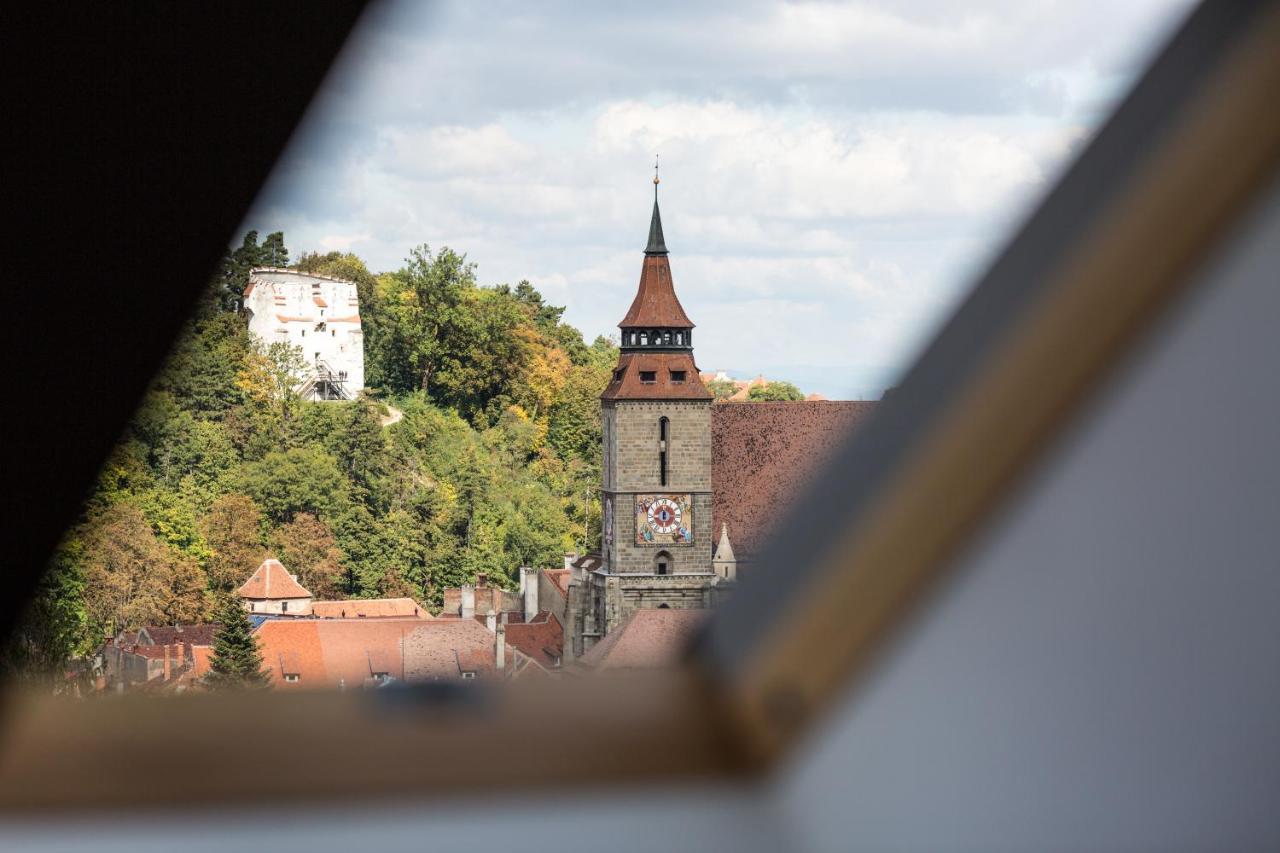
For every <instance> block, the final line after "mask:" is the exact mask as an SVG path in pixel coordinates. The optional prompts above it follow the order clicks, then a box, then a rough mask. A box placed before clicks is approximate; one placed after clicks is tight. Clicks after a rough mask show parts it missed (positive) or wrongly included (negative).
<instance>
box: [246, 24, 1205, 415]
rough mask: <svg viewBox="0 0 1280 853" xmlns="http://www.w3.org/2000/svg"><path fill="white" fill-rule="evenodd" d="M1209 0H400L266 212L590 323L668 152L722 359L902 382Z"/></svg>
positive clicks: (266, 216) (691, 294)
mask: <svg viewBox="0 0 1280 853" xmlns="http://www.w3.org/2000/svg"><path fill="white" fill-rule="evenodd" d="M1188 9H1189V3H1188V2H1187V0H1125V2H1123V3H1116V2H1097V0H1080V2H1039V0H1020V2H971V3H965V4H959V3H954V2H946V0H920V1H919V2H902V3H851V4H830V3H773V2H732V3H720V4H717V3H706V4H700V3H689V2H684V3H665V2H656V0H655V2H648V3H644V4H633V3H618V4H603V3H601V4H586V3H568V2H565V3H555V2H546V3H528V2H511V3H507V2H486V3H467V2H458V3H438V4H421V3H410V2H388V3H383V4H380V5H375V6H374V7H372V8H371V10H370V11H369V12H368V13H367V14H366V15H365V17H364V19H363V20H362V21H361V23H360V25H359V26H358V28H357V30H356V32H355V33H354V34H353V36H352V39H351V40H350V42H349V44H348V45H347V47H346V48H345V49H344V51H343V53H342V55H341V57H340V58H339V61H338V62H337V63H336V64H335V66H334V68H333V69H331V71H330V73H329V76H328V78H327V79H326V81H325V83H324V85H323V87H322V90H321V92H320V93H319V95H318V96H317V98H316V99H315V101H314V102H313V103H312V105H311V106H310V108H309V109H308V112H307V116H306V118H305V120H304V122H303V124H302V126H301V127H300V128H299V130H298V132H297V133H296V134H295V137H294V139H293V140H291V142H290V144H289V147H288V149H287V151H286V152H285V154H284V156H283V157H282V159H281V161H280V162H279V163H278V164H277V165H276V168H275V170H274V172H273V175H272V178H271V179H270V181H269V182H268V184H267V186H266V187H265V188H264V189H263V191H262V193H261V195H260V197H259V198H258V200H257V202H256V203H255V205H254V208H253V210H252V211H251V213H250V216H249V217H248V219H247V221H246V223H245V228H246V229H248V228H256V229H258V230H259V231H260V232H263V233H267V232H270V231H277V230H283V231H284V232H285V237H286V242H287V244H288V246H289V248H290V251H291V252H292V254H293V256H294V257H297V256H298V255H300V254H301V253H302V252H304V251H320V252H326V251H331V250H341V251H349V252H355V253H356V254H358V255H360V256H361V257H362V258H364V259H365V261H366V262H367V263H368V265H369V267H370V268H371V269H372V270H374V271H375V272H378V271H385V270H394V269H398V268H399V267H400V266H401V265H402V263H403V260H404V258H405V257H406V256H407V255H408V253H409V251H410V249H412V248H413V247H415V246H418V245H421V244H427V245H429V246H430V247H431V248H432V249H438V248H440V247H441V246H449V247H450V248H452V249H454V250H456V251H459V252H464V253H466V255H467V257H468V259H469V260H471V261H473V262H475V263H476V264H477V274H478V277H479V279H480V282H481V283H482V284H486V285H491V284H497V283H501V282H508V283H515V282H518V281H520V280H521V279H527V280H529V281H530V282H532V283H533V284H534V285H535V286H537V288H538V289H539V290H540V291H541V292H542V293H543V295H544V296H545V297H546V298H547V299H548V301H550V302H551V303H553V304H557V305H563V306H565V307H566V309H567V310H566V312H565V320H566V322H569V323H571V324H573V325H574V326H576V327H578V328H579V329H580V330H581V331H582V332H583V334H584V336H585V337H586V338H587V340H588V341H590V340H591V339H593V338H594V337H595V336H596V335H600V334H604V335H616V334H617V328H616V326H617V323H618V321H619V320H620V319H621V318H622V315H623V314H624V313H625V312H626V309H627V307H628V305H629V304H630V302H631V299H632V297H633V296H634V294H635V288H636V285H637V283H638V281H639V276H640V268H641V260H642V253H643V250H644V245H645V240H646V237H647V235H648V226H649V216H650V212H651V209H652V196H653V184H652V178H653V164H654V157H655V154H656V155H659V156H660V162H661V179H662V183H661V185H660V188H659V192H660V202H661V206H662V217H663V226H664V231H665V235H666V242H667V246H668V248H669V249H670V251H671V256H670V260H671V266H672V275H673V278H674V281H675V285H676V290H677V293H678V294H679V296H680V299H681V302H682V303H683V304H684V306H685V309H686V311H687V312H688V313H689V315H690V317H692V318H693V320H694V322H695V323H696V324H697V326H698V332H697V335H696V338H695V340H696V341H697V346H696V350H695V356H696V360H697V362H698V366H699V367H700V368H701V369H703V370H725V371H727V372H729V373H730V374H731V375H735V376H739V377H741V378H746V377H749V376H754V375H756V374H757V373H764V374H765V375H766V376H769V377H771V378H782V379H790V380H792V381H795V382H796V383H797V384H799V385H800V386H801V388H802V389H803V390H805V391H816V392H819V393H822V394H825V395H827V396H829V397H833V398H843V399H877V398H879V396H880V395H881V393H882V392H883V390H884V389H885V388H886V387H888V386H891V385H892V384H893V383H894V382H895V381H896V377H897V376H898V375H899V374H900V373H901V372H902V371H903V370H904V369H905V368H906V367H907V366H909V364H910V361H911V359H912V358H913V357H914V355H915V354H916V353H917V352H918V350H919V349H920V348H921V347H922V346H923V345H924V344H925V343H926V342H927V340H928V337H929V335H930V334H931V333H932V332H933V331H934V330H935V329H936V328H937V327H938V324H940V323H941V322H943V321H944V320H945V319H946V316H947V313H948V312H949V310H951V309H952V308H954V306H955V305H956V303H957V301H958V300H959V299H960V298H961V297H962V296H963V295H964V293H965V291H966V288H967V286H969V285H971V284H972V283H973V281H974V279H975V277H976V276H977V275H978V274H980V273H981V271H982V269H983V267H984V265H985V264H986V263H988V262H989V261H990V259H991V258H992V256H993V254H994V253H996V252H997V251H998V250H999V249H1000V248H1001V246H1002V245H1003V242H1004V241H1005V240H1007V239H1008V237H1009V235H1010V233H1011V230H1012V229H1013V228H1015V227H1016V226H1017V224H1018V223H1019V221H1020V220H1021V218H1023V217H1025V216H1026V215H1027V213H1028V212H1029V211H1030V209H1031V208H1032V207H1033V206H1034V204H1035V202H1036V200H1037V199H1038V198H1039V197H1040V196H1042V195H1043V193H1045V192H1046V191H1047V190H1048V189H1049V188H1050V187H1051V186H1052V183H1053V181H1054V179H1055V177H1056V176H1057V175H1058V174H1059V173H1060V172H1061V170H1062V169H1063V168H1065V166H1066V164H1068V163H1069V162H1070V158H1071V157H1072V156H1073V154H1074V153H1076V152H1078V151H1079V150H1080V148H1081V147H1082V146H1083V145H1085V144H1087V142H1088V139H1089V136H1090V134H1091V133H1093V132H1094V131H1096V130H1097V128H1098V126H1099V125H1100V124H1101V122H1102V121H1103V120H1104V119H1105V118H1106V116H1107V114H1108V113H1109V111H1110V110H1111V109H1113V108H1114V106H1115V105H1116V104H1117V103H1118V101H1119V99H1120V98H1122V97H1123V95H1124V93H1125V92H1126V91H1127V89H1128V87H1129V86H1131V85H1132V83H1133V81H1134V79H1135V77H1136V75H1137V74H1138V73H1139V72H1140V71H1141V69H1142V68H1143V66H1144V65H1145V63H1146V62H1147V61H1148V60H1149V59H1150V57H1151V55H1152V52H1153V51H1154V50H1155V49H1157V47H1158V46H1159V44H1160V42H1161V40H1162V39H1164V38H1166V37H1167V36H1168V35H1169V33H1170V32H1171V30H1172V29H1173V28H1174V27H1175V26H1176V25H1177V24H1178V22H1179V21H1180V20H1181V19H1182V17H1183V16H1185V14H1186V13H1187V11H1188ZM236 242H237V243H238V240H237V241H236Z"/></svg>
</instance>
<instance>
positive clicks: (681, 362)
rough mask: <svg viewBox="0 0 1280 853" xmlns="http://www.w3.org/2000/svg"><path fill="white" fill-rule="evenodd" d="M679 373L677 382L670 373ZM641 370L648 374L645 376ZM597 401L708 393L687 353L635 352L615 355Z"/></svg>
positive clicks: (694, 397)
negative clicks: (610, 373)
mask: <svg viewBox="0 0 1280 853" xmlns="http://www.w3.org/2000/svg"><path fill="white" fill-rule="evenodd" d="M680 372H682V373H683V374H684V379H682V380H681V381H679V382H677V381H675V379H673V374H676V373H680ZM641 373H652V374H653V376H652V377H651V378H650V377H645V379H647V380H648V381H643V380H642V377H641V376H640V374H641ZM600 399H601V400H710V399H711V392H710V391H708V390H707V386H705V385H703V384H702V378H701V377H700V376H699V375H698V366H697V365H696V364H694V363H693V356H692V355H691V354H690V353H687V352H653V353H649V352H635V353H630V352H627V353H623V354H622V355H620V356H618V366H617V367H615V368H614V369H613V375H612V377H611V378H610V379H609V384H608V385H607V386H605V389H604V393H603V394H601V395H600Z"/></svg>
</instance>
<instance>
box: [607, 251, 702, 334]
mask: <svg viewBox="0 0 1280 853" xmlns="http://www.w3.org/2000/svg"><path fill="white" fill-rule="evenodd" d="M654 327H657V328H677V329H692V328H693V321H692V320H690V319H689V315H688V314H686V313H684V307H683V306H682V305H681V304H680V300H679V299H677V298H676V291H675V287H674V285H673V284H672V283H671V264H670V263H668V262H667V256H666V255H645V257H644V267H643V268H642V269H641V271H640V287H639V289H637V290H636V298H635V299H634V300H633V301H632V303H631V308H630V309H629V310H628V311H627V316H625V317H623V318H622V322H621V323H619V324H618V328H620V329H630V328H636V329H648V328H654Z"/></svg>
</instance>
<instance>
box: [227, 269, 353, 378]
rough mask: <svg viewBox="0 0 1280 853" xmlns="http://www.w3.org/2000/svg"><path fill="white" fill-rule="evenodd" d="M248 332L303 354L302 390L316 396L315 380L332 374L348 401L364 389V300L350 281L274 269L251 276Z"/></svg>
mask: <svg viewBox="0 0 1280 853" xmlns="http://www.w3.org/2000/svg"><path fill="white" fill-rule="evenodd" d="M244 310H245V313H246V314H247V315H248V318H249V331H250V333H252V334H254V335H256V336H257V337H258V338H259V339H261V340H262V342H263V343H264V344H268V345H269V344H272V343H276V342H285V343H288V344H290V345H291V346H295V347H299V348H301V350H302V355H303V359H304V360H305V361H306V364H307V372H306V375H304V376H299V377H298V386H297V387H298V390H299V391H300V392H301V393H303V395H304V396H307V397H311V398H316V395H317V393H318V392H317V391H316V390H315V389H316V388H317V382H316V380H317V379H318V378H320V377H323V376H325V375H326V374H332V375H333V376H334V377H335V378H336V379H337V380H338V382H337V385H338V387H340V388H341V389H342V393H343V394H344V395H345V397H346V399H353V398H354V397H355V396H356V394H358V393H359V392H360V390H361V389H362V388H364V333H363V331H362V330H361V327H360V299H359V296H358V295H357V292H356V286H355V285H354V284H352V283H351V282H349V281H343V280H341V279H336V278H329V277H328V276H323V275H313V274H311V273H304V272H298V271H297V270H285V269H275V268H259V269H255V270H253V271H252V272H251V273H250V274H249V284H248V287H246V288H245V292H244Z"/></svg>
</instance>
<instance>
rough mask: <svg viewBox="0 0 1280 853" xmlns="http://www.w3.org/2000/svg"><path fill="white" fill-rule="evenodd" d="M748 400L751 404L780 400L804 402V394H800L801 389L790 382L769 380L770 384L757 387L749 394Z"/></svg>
mask: <svg viewBox="0 0 1280 853" xmlns="http://www.w3.org/2000/svg"><path fill="white" fill-rule="evenodd" d="M747 399H748V400H750V401H751V402H755V403H759V402H767V401H779V400H803V399H804V394H801V393H800V389H799V388H797V387H796V386H794V385H792V384H791V383H790V382H783V381H781V380H778V379H771V380H769V384H768V385H765V386H763V387H761V386H759V385H757V386H756V387H755V388H752V389H751V390H750V391H748V392H747Z"/></svg>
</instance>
